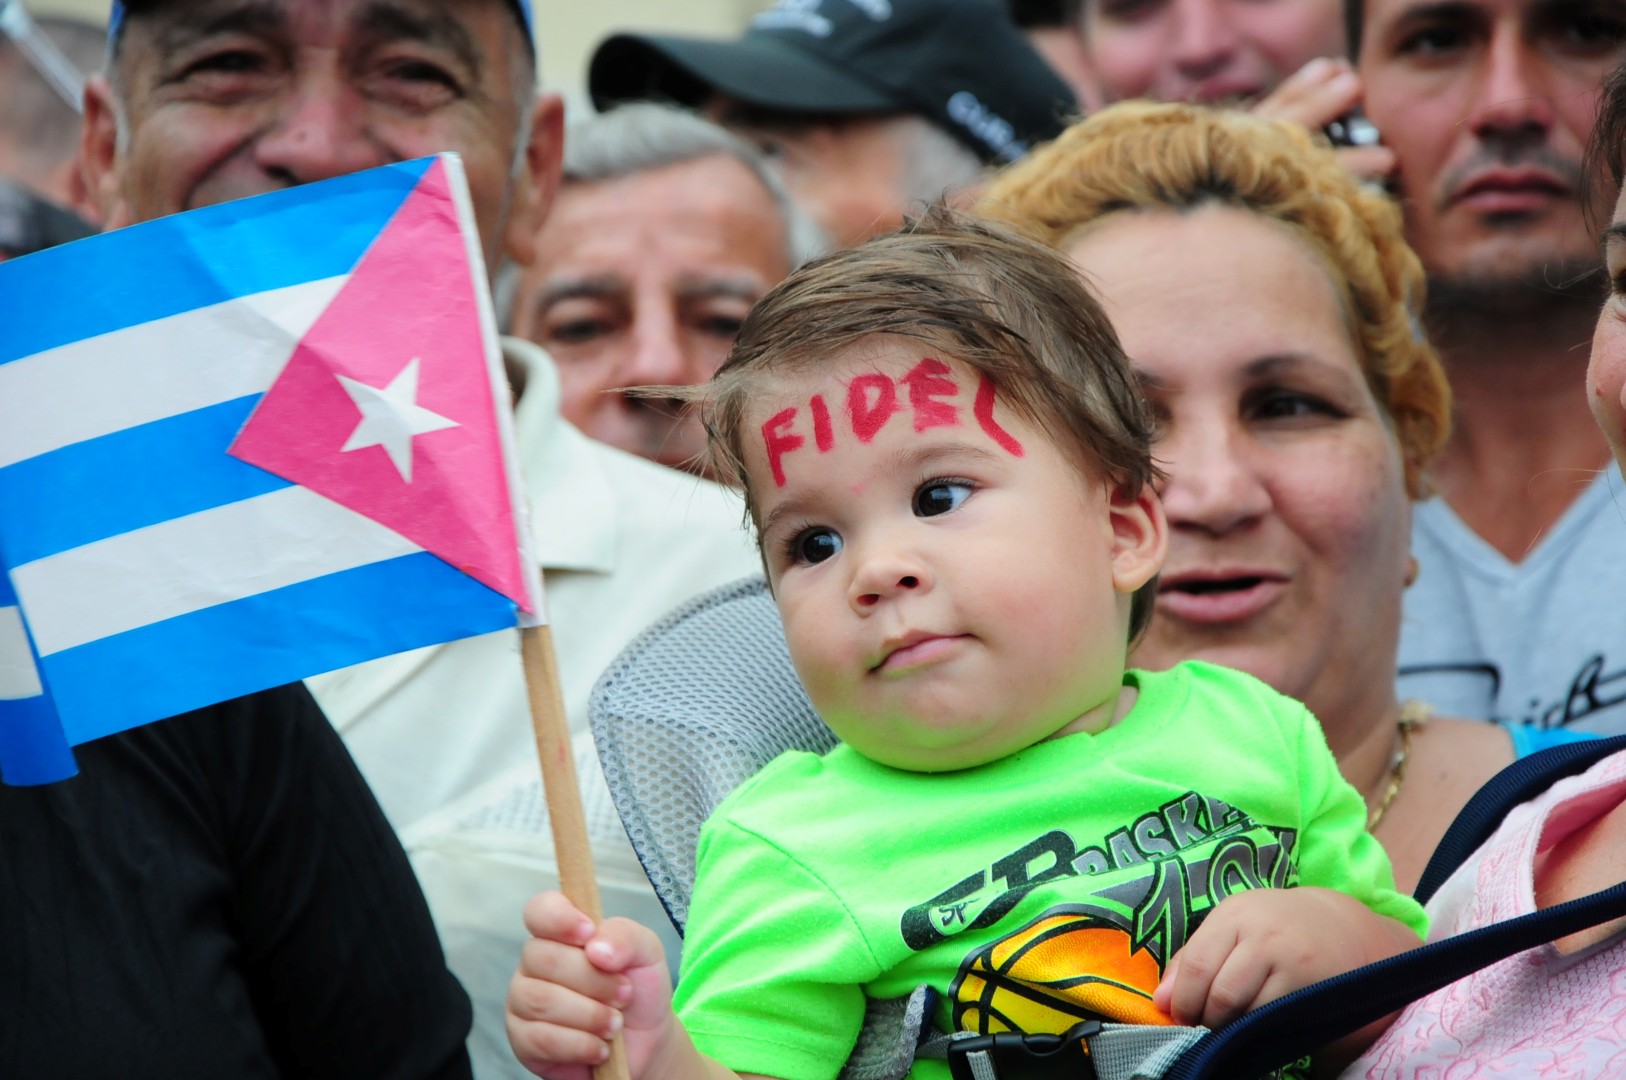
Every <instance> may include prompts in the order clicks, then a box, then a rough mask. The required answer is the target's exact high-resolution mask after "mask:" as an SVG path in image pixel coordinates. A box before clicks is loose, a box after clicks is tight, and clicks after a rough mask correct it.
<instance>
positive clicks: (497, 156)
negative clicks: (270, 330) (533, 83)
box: [85, 0, 560, 261]
mask: <svg viewBox="0 0 1626 1080" xmlns="http://www.w3.org/2000/svg"><path fill="white" fill-rule="evenodd" d="M522 33H523V31H522V29H521V28H520V26H519V23H518V21H517V19H516V18H515V16H514V14H513V12H512V11H511V10H510V8H509V6H508V5H507V4H506V3H504V2H503V0H459V2H457V3H455V4H444V3H437V2H434V0H184V2H183V0H171V2H169V3H166V4H163V5H161V6H159V7H157V8H156V9H155V10H153V11H151V12H150V13H147V14H142V15H139V16H137V15H132V16H131V18H130V19H129V22H128V23H127V25H126V29H125V31H124V39H123V42H122V46H121V51H120V55H119V62H118V66H117V68H116V69H115V72H114V75H113V78H114V86H115V87H116V90H117V95H115V92H114V90H113V89H110V88H109V87H108V86H106V85H105V84H101V83H95V84H93V86H92V89H91V92H90V94H89V95H88V102H87V115H86V136H85V159H86V167H87V172H88V173H89V175H90V177H91V180H92V183H93V184H94V185H95V187H96V189H97V193H98V195H99V196H100V198H101V201H102V204H103V208H104V210H105V211H106V212H107V217H108V221H109V223H110V224H113V225H117V224H123V223H128V222H130V221H144V220H147V219H149V218H154V217H159V216H161V215H164V214H171V213H175V212H177V211H181V210H189V209H192V208H194V207H199V206H207V205H210V204H212V203H218V202H224V201H226V200H228V199H236V198H241V197H243V196H247V195H257V194H261V193H263V192H268V191H274V190H277V189H280V188H286V187H291V186H293V185H295V184H303V183H308V182H310V181H313V180H323V179H327V178H330V177H334V176H339V175H342V174H345V173H351V172H356V171H358V170H361V169H366V168H371V167H373V166H377V165H383V164H387V163H389V162H393V161H401V160H406V159H410V158H415V157H421V156H423V155H426V154H432V153H437V152H440V151H446V150H455V151H458V152H459V153H461V154H462V155H463V163H464V167H465V169H466V171H467V173H468V179H469V187H470V190H471V194H472V196H473V201H474V211H475V216H476V218H477V219H478V222H479V227H480V238H481V241H482V243H483V244H484V245H485V250H486V255H487V258H488V259H490V260H494V259H495V257H496V254H497V253H498V252H499V251H501V250H504V249H506V250H508V251H509V253H510V254H512V255H513V256H514V257H515V258H517V259H519V260H520V261H528V260H529V258H530V256H531V252H532V243H533V238H534V235H535V231H536V228H537V227H538V225H539V224H540V221H541V216H542V215H543V214H544V213H545V212H546V206H547V203H548V200H549V198H550V197H551V190H552V184H553V183H554V178H555V177H556V175H557V157H558V151H559V143H560V137H559V126H560V108H559V105H558V102H557V101H556V100H550V101H544V102H543V103H542V104H541V105H539V106H533V105H531V104H530V95H529V93H528V92H527V93H526V94H525V95H524V96H525V101H524V103H523V104H522V101H521V90H522V89H523V87H524V85H526V84H528V82H529V80H530V79H531V78H532V76H531V74H530V72H529V68H530V63H529V59H528V54H527V52H526V50H525V47H524V44H523V39H522V38H521V37H520V36H519V35H521V34H522ZM120 99H122V108H123V116H122V126H123V131H122V133H121V132H120V130H119V129H120V119H121V118H120V116H119V109H120V103H119V101H120Z"/></svg>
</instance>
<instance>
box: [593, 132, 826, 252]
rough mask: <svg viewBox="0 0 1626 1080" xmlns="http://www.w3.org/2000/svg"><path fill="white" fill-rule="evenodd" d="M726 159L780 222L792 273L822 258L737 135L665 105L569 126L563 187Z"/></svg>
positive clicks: (815, 232)
mask: <svg viewBox="0 0 1626 1080" xmlns="http://www.w3.org/2000/svg"><path fill="white" fill-rule="evenodd" d="M718 156H723V157H730V158H733V159H734V160H735V161H738V162H739V163H740V164H741V165H744V166H745V167H746V168H747V169H749V170H750V171H751V175H753V176H755V177H756V178H757V180H758V181H759V182H760V183H761V184H762V186H763V187H764V188H765V189H766V190H767V192H768V194H769V195H770V196H772V198H773V201H774V205H775V206H777V207H778V208H779V216H780V217H781V218H782V219H783V220H784V222H785V252H786V254H787V256H788V257H789V260H790V266H791V269H793V270H794V269H795V268H796V267H798V266H800V265H802V264H803V263H805V262H807V261H808V260H809V259H813V258H816V257H817V256H819V255H822V254H823V253H824V252H825V250H826V249H827V248H828V247H829V243H828V241H827V239H826V238H825V235H824V232H823V230H822V229H820V228H819V226H818V225H817V224H816V223H815V222H814V221H813V219H812V218H811V217H809V216H808V214H807V212H806V211H805V210H803V209H802V208H801V207H800V206H798V205H797V204H796V201H795V200H794V199H792V198H791V196H790V193H789V192H788V191H787V190H786V189H785V183H784V181H783V180H781V179H780V177H779V174H778V173H777V172H775V171H774V168H773V166H772V164H771V163H770V162H769V161H768V159H767V158H766V157H765V156H763V154H762V152H761V151H760V150H758V149H757V148H756V147H754V146H752V145H751V144H750V143H748V142H746V141H745V140H744V139H742V138H740V137H739V136H738V135H735V134H733V133H732V132H729V131H725V130H724V129H723V128H720V127H718V126H717V125H716V124H713V123H711V122H710V121H708V120H704V119H702V118H701V117H699V116H696V115H695V114H694V113H691V112H685V111H684V110H682V109H677V108H673V107H671V106H669V105H658V104H654V103H651V102H632V103H629V104H626V105H621V106H618V107H616V108H614V109H611V110H610V111H609V112H604V113H598V114H597V115H594V116H589V117H587V118H585V119H582V120H578V121H577V122H576V123H574V124H572V125H570V130H569V131H568V132H567V133H566V134H565V163H564V180H565V183H567V184H570V183H578V184H592V183H597V182H600V181H604V180H615V179H618V178H620V177H623V176H632V175H635V174H637V173H642V172H648V171H650V170H651V169H663V168H666V167H667V166H670V165H681V164H684V163H685V162H689V161H698V160H700V159H701V158H709V157H718Z"/></svg>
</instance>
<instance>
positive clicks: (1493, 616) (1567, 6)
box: [1350, 0, 1626, 732]
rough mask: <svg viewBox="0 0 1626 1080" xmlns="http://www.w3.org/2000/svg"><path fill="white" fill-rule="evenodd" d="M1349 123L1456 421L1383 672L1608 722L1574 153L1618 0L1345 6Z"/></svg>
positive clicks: (1625, 618)
mask: <svg viewBox="0 0 1626 1080" xmlns="http://www.w3.org/2000/svg"><path fill="white" fill-rule="evenodd" d="M1353 3H1354V7H1353V8H1352V10H1351V11H1350V16H1351V22H1352V24H1353V25H1354V26H1357V27H1359V28H1360V32H1359V33H1358V34H1356V35H1352V37H1354V38H1355V39H1356V44H1357V45H1358V47H1359V58H1358V63H1359V70H1360V74H1361V77H1362V79H1363V80H1364V82H1365V85H1366V111H1367V115H1368V116H1369V117H1370V118H1371V119H1372V121H1373V122H1374V123H1375V124H1376V125H1377V127H1378V129H1379V130H1380V131H1381V132H1382V133H1383V138H1384V142H1385V143H1386V144H1387V145H1388V146H1389V147H1391V148H1392V149H1393V150H1394V152H1395V155H1396V157H1397V158H1398V160H1399V170H1398V173H1397V176H1396V181H1395V183H1396V185H1397V191H1398V194H1399V196H1400V198H1401V201H1402V204H1403V206H1404V208H1405V213H1406V226H1407V235H1408V238H1409V239H1410V241H1411V243H1412V245H1413V246H1414V247H1415V248H1416V249H1417V253H1418V255H1419V256H1420V257H1421V258H1422V260H1423V264H1424V267H1425V268H1426V270H1427V271H1428V276H1429V299H1428V308H1427V322H1428V328H1429V331H1430V333H1431V335H1432V336H1433V337H1434V339H1435V341H1436V343H1437V344H1438V346H1439V348H1440V353H1441V356H1442V358H1443V359H1444V361H1445V365H1446V368H1447V370H1448V372H1449V374H1450V377H1451V383H1452V388H1453V390H1454V392H1455V397H1456V406H1457V412H1456V417H1455V423H1456V430H1455V433H1454V434H1453V435H1452V438H1451V441H1450V442H1449V443H1448V445H1447V446H1446V448H1445V450H1444V452H1443V453H1442V454H1441V455H1440V457H1439V459H1438V463H1437V465H1436V467H1435V471H1434V474H1433V481H1434V486H1435V489H1436V491H1437V492H1438V494H1439V496H1440V497H1439V498H1437V499H1435V500H1433V501H1431V502H1429V503H1426V504H1424V505H1422V506H1420V507H1419V508H1418V513H1417V517H1416V525H1415V530H1414V534H1413V552H1414V554H1415V555H1416V557H1417V559H1418V562H1419V564H1420V574H1419V576H1418V580H1417V583H1416V584H1415V585H1414V586H1413V587H1412V589H1411V590H1410V593H1409V594H1408V597H1407V603H1406V623H1405V628H1404V631H1403V636H1402V640H1401V655H1400V660H1401V686H1402V690H1403V692H1405V693H1406V694H1409V695H1412V696H1417V697H1421V698H1424V699H1426V700H1428V701H1429V702H1431V703H1432V704H1434V705H1436V706H1438V707H1439V708H1441V709H1442V710H1443V711H1446V712H1450V713H1457V714H1460V715H1465V716H1479V717H1485V718H1496V719H1504V720H1512V721H1516V722H1528V723H1534V724H1536V725H1538V726H1541V727H1558V726H1569V725H1574V726H1575V727H1576V728H1577V729H1579V730H1590V731H1606V732H1618V731H1626V649H1623V648H1622V645H1621V642H1622V641H1626V607H1623V606H1622V605H1621V604H1620V603H1619V600H1618V598H1619V596H1620V593H1621V591H1622V590H1623V589H1626V570H1623V569H1622V563H1621V561H1620V558H1619V552H1620V550H1621V547H1620V545H1621V543H1622V542H1623V541H1626V524H1623V522H1622V519H1621V517H1620V513H1619V510H1618V508H1617V506H1616V502H1617V499H1616V495H1617V493H1616V492H1614V491H1612V490H1611V488H1610V484H1609V479H1608V477H1607V476H1606V475H1604V473H1603V471H1602V470H1603V469H1604V467H1605V466H1606V465H1607V464H1608V462H1609V448H1608V446H1607V445H1606V444H1605V442H1604V440H1603V437H1602V436H1601V435H1600V434H1599V433H1598V430H1597V428H1596V426H1594V425H1593V424H1592V423H1591V416H1590V413H1589V412H1588V408H1587V402H1586V399H1585V396H1584V393H1583V386H1584V380H1585V374H1586V361H1587V353H1586V347H1585V346H1586V342H1587V340H1588V338H1589V336H1590V334H1591V329H1592V324H1593V320H1594V317H1595V315H1596V312H1597V307H1598V302H1599V298H1600V296H1601V291H1600V280H1599V275H1598V273H1597V269H1598V256H1597V244H1596V240H1595V239H1594V237H1593V223H1595V222H1601V221H1602V220H1604V212H1605V210H1606V207H1607V193H1605V192H1604V191H1603V190H1602V186H1601V185H1598V184H1595V183H1589V181H1591V180H1592V179H1594V178H1593V177H1590V176H1589V175H1588V174H1587V171H1586V169H1585V168H1584V165H1583V160H1582V158H1583V148H1584V146H1585V145H1586V142H1587V139H1588V137H1589V135H1590V133H1591V130H1592V125H1593V122H1594V118H1595V115H1596V110H1597V103H1598V95H1599V89H1600V84H1601V81H1602V78H1603V76H1604V74H1605V73H1606V72H1608V71H1609V70H1610V69H1611V68H1612V67H1614V65H1615V64H1617V63H1618V62H1619V61H1620V59H1621V56H1622V52H1623V50H1622V42H1623V40H1626V5H1623V4H1622V3H1620V2H1619V0H1450V2H1439V0H1366V2H1365V5H1364V10H1363V9H1362V5H1361V3H1360V0H1353Z"/></svg>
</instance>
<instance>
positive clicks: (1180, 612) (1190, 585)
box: [1157, 574, 1288, 625]
mask: <svg viewBox="0 0 1626 1080" xmlns="http://www.w3.org/2000/svg"><path fill="white" fill-rule="evenodd" d="M1287 584H1288V583H1287V580H1286V579H1285V578H1282V577H1278V576H1274V575H1264V574H1236V575H1230V576H1225V577H1200V578H1198V577H1188V578H1176V579H1174V580H1172V581H1164V582H1161V583H1160V584H1159V585H1158V591H1157V610H1158V611H1159V612H1162V613H1165V614H1167V615H1170V616H1173V617H1174V618H1177V619H1182V620H1184V621H1186V622H1189V623H1201V624H1208V625H1221V624H1225V623H1237V622H1242V621H1244V620H1246V619H1251V618H1253V617H1254V616H1255V615H1257V614H1259V613H1260V612H1261V611H1264V610H1265V609H1266V608H1268V607H1269V606H1270V605H1271V604H1274V603H1275V602H1276V601H1277V600H1278V599H1280V598H1281V596H1282V595H1283V594H1284V593H1285V592H1286V591H1287Z"/></svg>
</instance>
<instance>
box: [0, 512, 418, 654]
mask: <svg viewBox="0 0 1626 1080" xmlns="http://www.w3.org/2000/svg"><path fill="white" fill-rule="evenodd" d="M422 550H423V549H422V548H420V547H419V546H418V545H416V544H414V543H413V542H412V541H410V540H408V539H406V537H404V536H402V535H401V534H399V533H397V532H394V531H393V530H391V529H387V528H385V527H384V526H382V525H380V524H378V523H377V522H375V521H372V520H370V519H368V518H365V517H362V516H361V515H360V514H358V513H356V512H355V511H354V510H348V509H346V508H344V507H343V506H340V505H339V504H338V503H336V502H333V501H332V500H330V499H327V498H324V497H323V496H321V495H318V494H316V493H315V492H314V491H311V490H310V489H308V488H302V487H288V488H282V489H280V490H278V491H273V492H271V493H270V494H269V495H260V496H257V497H255V498H252V499H244V500H243V501H241V502H235V503H229V504H227V505H225V506H217V507H215V508H213V509H211V510H204V511H202V512H200V513H196V514H188V515H187V516H185V517H179V518H174V519H172V520H170V521H164V522H160V523H159V524H157V525H150V526H147V527H146V528H143V529H136V530H134V531H132V532H127V533H124V534H122V535H120V536H113V537H109V538H107V539H106V540H98V541H96V542H95V543H93V544H86V545H84V546H83V547H78V548H74V549H73V550H71V551H64V552H62V553H60V554H57V555H51V556H48V557H46V558H43V559H38V560H36V561H34V562H31V563H26V564H24V565H22V566H19V567H15V568H13V570H12V571H11V581H12V584H13V585H14V586H15V587H16V590H17V598H18V599H19V600H20V601H22V606H23V608H24V610H26V611H27V612H28V624H29V628H30V629H31V630H32V631H33V632H34V644H35V646H36V647H37V648H38V649H39V654H40V655H41V656H42V657H43V656H50V655H51V654H52V653H57V652H61V651H62V650H64V649H71V648H73V647H74V646H76V645H84V644H87V643H89V642H92V641H100V640H101V639H102V638H106V637H112V636H113V635H114V634H122V633H124V632H126V631H129V630H135V629H138V628H140V627H143V626H147V625H150V624H152V623H156V622H161V621H163V620H164V619H173V618H175V617H177V616H180V615H187V614H190V613H191V612H194V611H202V610H203V609H205V608H210V607H214V606H215V605H217V604H224V603H229V602H231V601H233V600H241V599H243V598H245V597H249V596H258V595H260V594H262V593H268V592H271V591H272V590H274V589H281V588H284V587H286V586H289V585H297V584H299V583H300V582H302V581H310V580H312V579H313V578H319V577H323V576H325V575H327V574H336V573H340V572H342V571H345V570H353V569H355V568H357V567H360V566H368V565H371V564H372V563H376V562H383V561H384V560H386V559H394V558H398V557H400V556H402V555H413V554H416V553H417V552H419V551H422Z"/></svg>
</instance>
